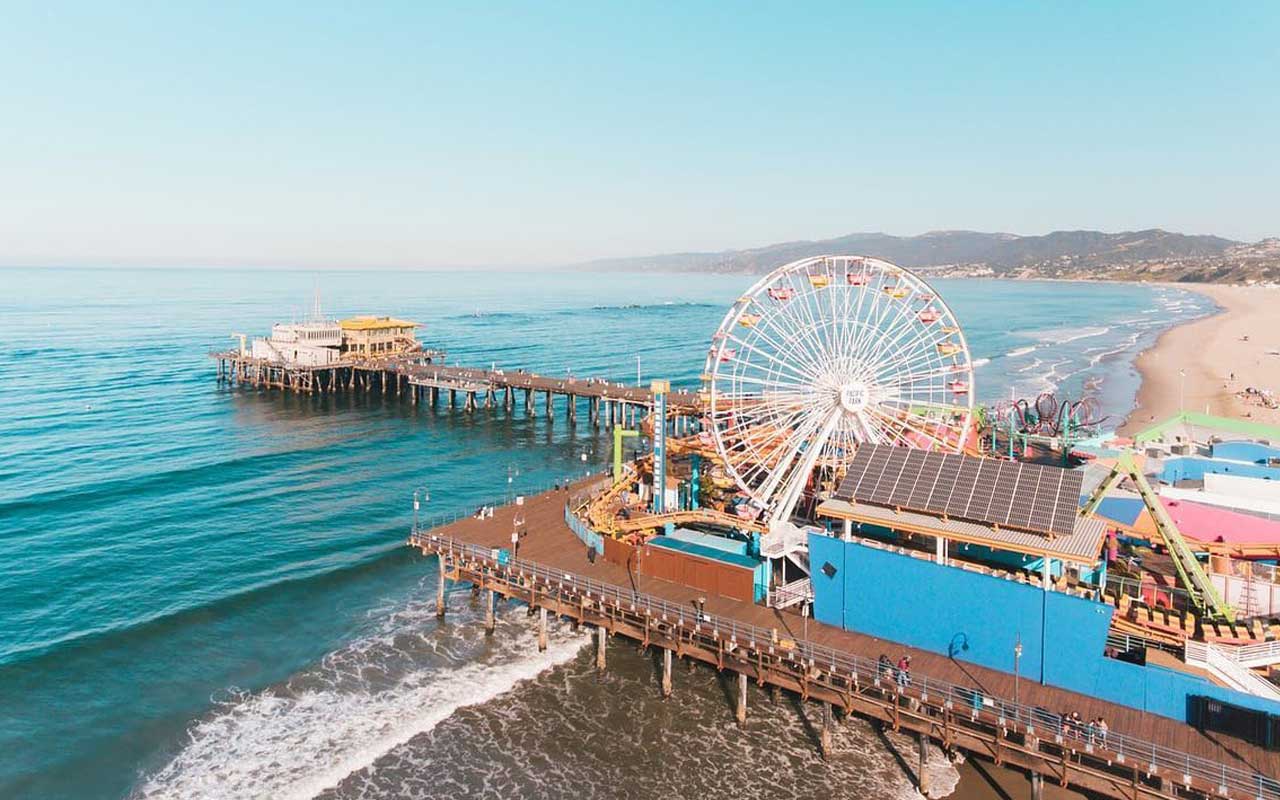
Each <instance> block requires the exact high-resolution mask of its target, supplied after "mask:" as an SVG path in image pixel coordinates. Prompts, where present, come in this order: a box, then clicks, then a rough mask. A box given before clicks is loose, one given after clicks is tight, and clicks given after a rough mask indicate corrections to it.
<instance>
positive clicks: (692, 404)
mask: <svg viewBox="0 0 1280 800" xmlns="http://www.w3.org/2000/svg"><path fill="white" fill-rule="evenodd" d="M209 357H210V358H212V359H214V360H215V361H216V362H217V365H218V380H219V382H227V383H230V384H233V385H241V386H249V387H255V388H269V389H281V390H283V391H290V392H298V393H301V394H308V395H328V394H335V393H339V392H348V393H352V392H360V393H363V394H367V395H379V396H382V397H397V398H402V399H403V400H405V401H406V402H409V403H412V404H413V405H415V406H416V405H423V406H427V407H430V408H439V407H443V406H447V407H449V408H460V409H461V410H464V411H467V412H474V411H477V410H479V409H481V408H496V407H498V406H499V405H501V406H502V407H503V408H504V409H505V410H506V411H508V412H510V411H514V410H515V408H516V406H517V405H520V406H522V407H523V409H524V411H525V413H527V414H529V415H533V414H535V413H537V405H538V404H539V401H541V405H542V409H543V410H542V413H543V414H544V415H545V416H546V417H547V419H553V418H554V416H555V402H556V400H557V399H560V398H562V399H563V400H564V414H565V417H566V418H567V419H568V420H569V421H570V422H576V421H577V418H578V413H579V410H580V406H582V405H584V404H585V406H586V409H585V410H586V414H587V418H588V421H589V422H590V423H591V424H592V425H595V426H599V425H602V424H607V425H609V426H613V425H624V426H627V427H635V426H636V425H638V424H639V423H640V422H641V420H642V419H644V417H645V416H646V415H648V413H649V410H650V409H651V408H652V407H653V392H651V391H650V390H649V389H648V388H647V387H639V386H625V385H622V384H619V383H612V382H609V381H606V380H602V379H597V378H575V377H572V376H566V377H564V378H554V377H549V376H546V375H537V374H534V373H530V372H526V371H524V370H502V369H479V368H474V367H463V366H448V365H446V364H443V363H439V362H441V361H442V360H443V354H442V353H440V352H436V351H422V352H417V353H412V354H408V355H403V356H396V357H391V358H381V359H366V360H344V361H341V362H338V363H336V364H330V365H325V366H301V365H289V364H283V363H280V362H273V361H268V360H266V359H259V358H253V357H251V356H248V355H245V354H242V353H240V352H237V351H234V350H232V351H226V352H218V353H210V354H209ZM700 408H701V406H700V403H699V399H698V395H697V394H695V393H692V392H681V391H673V392H670V393H669V394H668V395H667V412H668V417H669V419H670V420H672V421H673V424H674V425H675V426H676V432H677V433H682V432H684V430H685V429H690V430H691V429H692V424H691V421H692V420H693V419H694V418H695V417H697V415H698V414H699V413H700Z"/></svg>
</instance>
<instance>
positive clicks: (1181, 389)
mask: <svg viewBox="0 0 1280 800" xmlns="http://www.w3.org/2000/svg"><path fill="white" fill-rule="evenodd" d="M1186 409H1187V371H1186V370H1185V369H1180V370H1178V410H1179V411H1186Z"/></svg>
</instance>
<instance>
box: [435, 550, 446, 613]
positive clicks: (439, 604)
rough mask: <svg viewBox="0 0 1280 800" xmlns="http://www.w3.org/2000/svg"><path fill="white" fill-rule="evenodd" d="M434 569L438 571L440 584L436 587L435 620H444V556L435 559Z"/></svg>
mask: <svg viewBox="0 0 1280 800" xmlns="http://www.w3.org/2000/svg"><path fill="white" fill-rule="evenodd" d="M436 568H437V569H438V570H439V571H440V582H439V584H438V585H437V586H436V619H444V588H445V586H444V584H445V577H444V556H437V557H436Z"/></svg>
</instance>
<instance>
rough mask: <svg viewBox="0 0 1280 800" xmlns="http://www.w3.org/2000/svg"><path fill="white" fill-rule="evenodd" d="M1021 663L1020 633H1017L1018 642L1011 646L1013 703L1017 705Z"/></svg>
mask: <svg viewBox="0 0 1280 800" xmlns="http://www.w3.org/2000/svg"><path fill="white" fill-rule="evenodd" d="M1021 663H1022V633H1021V632H1019V633H1018V640H1017V642H1016V643H1014V645H1013V702H1014V704H1018V703H1019V702H1021V701H1019V699H1018V668H1019V667H1020V666H1021Z"/></svg>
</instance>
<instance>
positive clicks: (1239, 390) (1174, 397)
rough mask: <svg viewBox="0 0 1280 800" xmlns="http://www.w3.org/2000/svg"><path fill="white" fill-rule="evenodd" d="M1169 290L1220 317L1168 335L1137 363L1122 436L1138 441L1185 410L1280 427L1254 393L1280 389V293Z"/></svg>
mask: <svg viewBox="0 0 1280 800" xmlns="http://www.w3.org/2000/svg"><path fill="white" fill-rule="evenodd" d="M1166 285H1171V286H1173V287H1175V288H1179V289H1186V290H1188V291H1193V292H1196V293H1198V294H1201V295H1203V296H1205V297H1208V298H1209V299H1211V300H1212V301H1213V302H1214V303H1215V304H1216V305H1217V306H1218V310H1217V312H1215V313H1213V314H1211V315H1209V316H1207V317H1201V318H1199V319H1195V320H1191V321H1189V322H1186V323H1184V324H1181V325H1176V326H1174V327H1172V328H1170V329H1169V330H1167V331H1165V332H1164V333H1162V334H1161V335H1160V337H1159V338H1158V339H1157V340H1156V342H1155V344H1154V345H1152V346H1151V347H1149V348H1147V349H1146V350H1144V351H1143V352H1142V353H1141V354H1140V355H1139V356H1138V358H1137V360H1136V361H1135V363H1134V367H1135V368H1136V369H1137V371H1138V374H1139V375H1140V376H1141V380H1142V384H1141V387H1140V388H1139V390H1138V397H1137V404H1136V407H1135V408H1134V410H1133V411H1132V412H1131V413H1130V414H1129V416H1128V418H1127V419H1126V420H1125V423H1124V425H1122V426H1121V428H1120V432H1121V433H1123V434H1126V435H1132V434H1133V433H1136V432H1138V431H1140V430H1142V429H1143V428H1145V427H1148V426H1149V425H1151V424H1152V423H1154V422H1159V421H1160V420H1162V419H1165V418H1167V417H1169V416H1172V415H1173V414H1176V413H1178V411H1180V410H1188V411H1205V412H1207V413H1210V414H1216V415H1222V416H1231V417H1241V418H1249V419H1253V420H1257V421H1259V422H1267V423H1270V424H1280V410H1278V409H1274V408H1269V407H1267V405H1266V404H1265V402H1264V401H1263V400H1262V397H1261V396H1260V395H1257V394H1251V393H1250V392H1249V390H1251V389H1252V390H1254V391H1255V392H1257V391H1260V390H1267V391H1270V390H1273V389H1280V331H1278V330H1277V328H1276V325H1275V322H1274V315H1275V308H1276V303H1277V302H1278V301H1280V288H1276V287H1264V286H1233V285H1226V284H1208V283H1204V284H1199V283H1197V284H1187V283H1178V284H1166Z"/></svg>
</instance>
